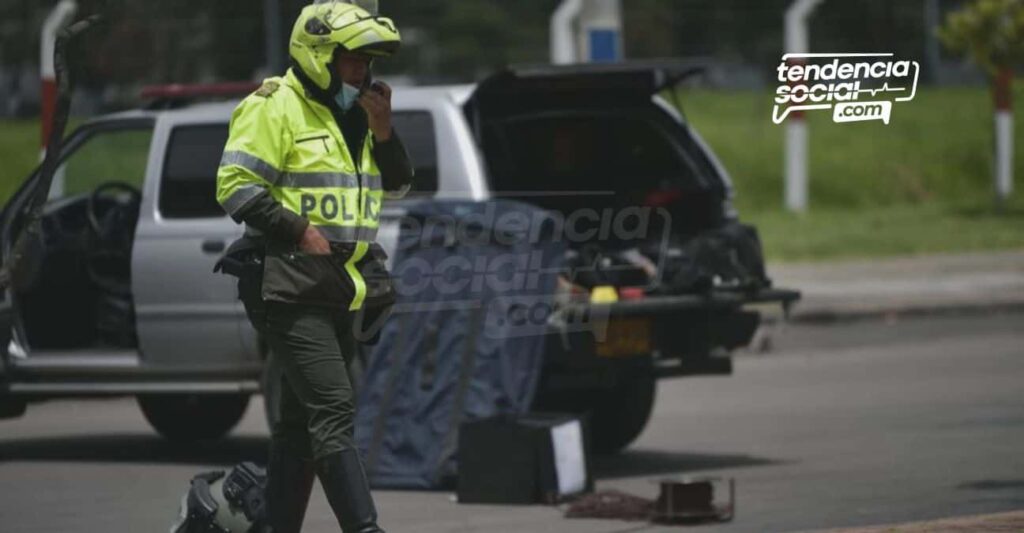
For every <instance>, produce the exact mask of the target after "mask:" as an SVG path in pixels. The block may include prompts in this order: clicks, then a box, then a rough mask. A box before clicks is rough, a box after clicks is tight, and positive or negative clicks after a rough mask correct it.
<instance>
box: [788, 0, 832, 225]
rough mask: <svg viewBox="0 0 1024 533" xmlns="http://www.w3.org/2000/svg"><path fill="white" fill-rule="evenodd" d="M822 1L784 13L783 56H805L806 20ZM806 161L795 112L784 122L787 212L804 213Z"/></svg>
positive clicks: (803, 131) (797, 2)
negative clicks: (784, 37) (784, 44)
mask: <svg viewBox="0 0 1024 533" xmlns="http://www.w3.org/2000/svg"><path fill="white" fill-rule="evenodd" d="M823 1H824V0H794V1H793V3H792V4H790V5H789V8H788V9H786V19H785V21H786V28H785V30H786V53H787V54H806V53H808V51H809V49H810V44H809V43H808V41H809V39H808V36H807V20H808V19H809V18H810V16H811V13H812V12H813V11H814V9H815V8H816V7H818V4H820V3H822V2H823ZM791 61H800V60H799V59H797V60H791ZM807 157H808V154H807V122H806V121H805V120H804V114H803V113H801V112H799V111H797V112H794V113H792V114H791V115H790V116H789V118H788V119H787V120H786V162H785V166H786V168H785V172H786V209H788V210H790V211H797V212H803V211H806V210H807V188H808V187H807V182H808V176H807Z"/></svg>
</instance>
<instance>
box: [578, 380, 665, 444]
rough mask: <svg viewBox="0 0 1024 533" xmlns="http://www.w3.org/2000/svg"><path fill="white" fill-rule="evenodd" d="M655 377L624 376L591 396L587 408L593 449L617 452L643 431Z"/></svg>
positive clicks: (650, 407) (653, 390) (649, 412)
mask: <svg viewBox="0 0 1024 533" xmlns="http://www.w3.org/2000/svg"><path fill="white" fill-rule="evenodd" d="M656 381H657V380H656V379H655V377H654V376H650V375H642V374H638V375H632V376H624V377H622V378H620V379H619V382H618V383H617V384H616V386H615V388H614V389H612V390H611V391H604V392H602V393H601V394H596V395H594V397H593V403H592V405H591V410H590V434H591V441H590V442H591V446H592V448H593V451H594V452H596V453H618V452H620V451H622V450H624V449H625V448H626V447H627V446H629V444H630V443H632V442H633V441H634V440H636V438H637V437H639V436H640V434H641V433H643V431H644V428H645V427H646V426H647V421H648V420H649V419H650V418H651V411H653V410H654V396H655V391H656Z"/></svg>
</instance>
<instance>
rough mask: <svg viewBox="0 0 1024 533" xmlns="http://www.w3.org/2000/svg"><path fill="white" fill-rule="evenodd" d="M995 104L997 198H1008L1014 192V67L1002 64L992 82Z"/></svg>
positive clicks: (999, 199) (994, 167) (995, 176)
mask: <svg viewBox="0 0 1024 533" xmlns="http://www.w3.org/2000/svg"><path fill="white" fill-rule="evenodd" d="M992 100H993V102H992V103H993V104H994V106H995V137H996V143H995V161H994V163H995V164H994V165H993V174H994V178H995V187H996V199H997V200H998V201H999V202H1002V201H1004V200H1006V199H1007V198H1008V197H1009V196H1010V193H1012V192H1013V69H1012V68H1011V67H1009V66H1002V67H1000V68H999V71H998V72H996V76H995V79H994V80H993V83H992Z"/></svg>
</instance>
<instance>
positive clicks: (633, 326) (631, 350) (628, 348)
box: [594, 318, 651, 357]
mask: <svg viewBox="0 0 1024 533" xmlns="http://www.w3.org/2000/svg"><path fill="white" fill-rule="evenodd" d="M594 349H595V352H596V353H597V355H598V356H599V357H622V356H629V355H647V354H649V353H651V321H650V319H647V318H625V319H611V320H609V321H608V331H607V332H605V337H604V341H598V342H596V343H595V344H594Z"/></svg>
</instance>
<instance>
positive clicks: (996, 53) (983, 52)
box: [938, 0, 1024, 207]
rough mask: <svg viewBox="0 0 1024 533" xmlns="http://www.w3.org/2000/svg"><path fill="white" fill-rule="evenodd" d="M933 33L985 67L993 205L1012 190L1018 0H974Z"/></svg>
mask: <svg viewBox="0 0 1024 533" xmlns="http://www.w3.org/2000/svg"><path fill="white" fill-rule="evenodd" d="M938 31H939V38H940V39H941V40H942V42H943V44H945V45H946V47H947V48H949V49H950V50H952V51H954V52H959V53H963V54H967V55H969V56H970V57H971V58H972V59H973V60H974V62H975V63H977V64H978V65H980V66H981V67H982V68H984V69H985V71H986V72H987V74H988V76H989V83H990V85H991V87H992V99H993V104H994V106H995V134H996V135H995V138H996V146H995V165H994V179H995V189H996V201H997V207H1002V204H1003V202H1004V201H1005V200H1006V197H1007V196H1009V195H1010V193H1011V192H1012V190H1013V112H1012V99H1011V91H1012V84H1013V65H1014V64H1016V63H1018V62H1020V60H1021V59H1024V1H1022V0H974V1H973V2H971V3H969V4H966V5H964V7H963V8H961V9H960V10H958V11H954V12H952V13H950V14H949V15H948V16H947V17H946V22H945V24H944V25H943V26H942V27H941V28H939V30H938Z"/></svg>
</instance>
